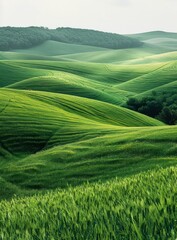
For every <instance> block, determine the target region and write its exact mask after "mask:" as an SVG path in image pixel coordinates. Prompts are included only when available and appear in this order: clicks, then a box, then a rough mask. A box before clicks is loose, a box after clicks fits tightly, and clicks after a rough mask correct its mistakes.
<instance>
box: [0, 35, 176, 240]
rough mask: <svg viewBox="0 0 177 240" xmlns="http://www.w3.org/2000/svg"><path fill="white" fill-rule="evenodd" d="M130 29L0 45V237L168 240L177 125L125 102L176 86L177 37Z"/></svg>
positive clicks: (172, 228)
mask: <svg viewBox="0 0 177 240" xmlns="http://www.w3.org/2000/svg"><path fill="white" fill-rule="evenodd" d="M94 34H96V33H94ZM105 36H106V37H110V36H109V34H108V35H105ZM98 37H99V36H98ZM114 37H115V38H114V41H113V39H111V38H110V39H109V44H111V41H113V43H114V44H115V39H116V36H114ZM117 37H120V36H117ZM129 37H132V38H137V39H139V40H140V41H143V44H140V45H139V46H134V47H130V48H125V49H113V48H105V47H103V46H98V45H99V44H96V45H93V44H92V45H86V43H87V41H86V39H85V38H84V37H83V42H81V43H80V44H78V43H75V42H74V43H71V42H68V43H67V42H66V41H65V42H64V41H63V42H60V41H56V40H53V39H48V40H45V41H44V42H42V43H40V44H39V45H36V46H32V47H31V48H23V49H19V48H18V49H10V50H9V51H1V52H0V136H1V138H0V209H1V211H0V240H16V239H18V240H37V239H40V240H48V239H51V240H52V239H53V240H58V239H66V240H70V239H73V240H75V239H78V240H80V239H88V240H90V239H98V240H102V239H104V240H112V239H118V240H119V239H120V240H129V239H132V240H135V239H140V240H141V239H142V240H151V239H152V240H166V239H168V240H176V238H177V210H176V200H177V199H176V198H177V191H176V182H177V167H176V166H177V157H176V156H177V126H176V125H173V126H168V125H167V124H165V123H162V122H161V121H159V120H157V119H154V118H151V117H148V116H146V115H143V114H141V113H138V112H135V111H132V110H129V109H126V108H124V105H125V103H126V101H127V100H128V99H129V98H131V97H136V98H139V99H140V98H142V97H144V96H149V95H150V94H152V92H154V91H155V92H156V94H158V93H163V92H164V91H168V92H171V91H173V92H174V91H175V90H176V88H177V60H176V56H177V52H176V50H175V49H176V47H177V36H176V34H172V33H169V34H168V33H164V32H151V33H143V34H139V35H132V36H129ZM105 39H106V38H105ZM121 39H123V38H121ZM90 41H92V43H94V42H93V39H92V38H91V39H90ZM102 45H103V43H102Z"/></svg>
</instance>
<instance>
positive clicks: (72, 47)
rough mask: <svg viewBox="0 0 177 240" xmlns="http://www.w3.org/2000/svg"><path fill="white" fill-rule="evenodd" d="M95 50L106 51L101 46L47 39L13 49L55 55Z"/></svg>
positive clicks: (21, 51)
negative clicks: (29, 46)
mask: <svg viewBox="0 0 177 240" xmlns="http://www.w3.org/2000/svg"><path fill="white" fill-rule="evenodd" d="M96 51H108V49H105V48H101V47H94V46H93V47H92V46H86V45H85V46H84V45H76V44H69V43H62V42H56V41H51V40H48V41H46V42H44V43H43V44H41V45H39V46H36V47H33V48H30V49H23V50H22V49H19V50H14V52H18V53H25V54H33V55H40V56H57V55H65V54H74V53H82V52H96Z"/></svg>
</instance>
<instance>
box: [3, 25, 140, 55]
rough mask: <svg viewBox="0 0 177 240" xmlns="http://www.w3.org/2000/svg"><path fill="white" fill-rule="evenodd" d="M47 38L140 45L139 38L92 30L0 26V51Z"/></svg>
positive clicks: (117, 46)
mask: <svg viewBox="0 0 177 240" xmlns="http://www.w3.org/2000/svg"><path fill="white" fill-rule="evenodd" d="M47 40H55V41H59V42H64V43H74V44H81V45H90V46H97V47H104V48H111V49H121V48H132V47H139V46H141V45H142V43H141V42H140V41H139V40H136V39H133V38H129V37H126V36H123V35H119V34H113V33H104V32H99V31H94V30H84V29H73V28H57V29H48V28H44V27H28V28H22V27H1V28H0V51H9V50H12V49H24V48H30V47H33V46H36V45H39V44H41V43H43V42H45V41H47Z"/></svg>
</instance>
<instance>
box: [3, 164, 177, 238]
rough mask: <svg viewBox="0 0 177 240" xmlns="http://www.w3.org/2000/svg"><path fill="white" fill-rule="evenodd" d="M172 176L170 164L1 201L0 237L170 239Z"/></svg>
mask: <svg viewBox="0 0 177 240" xmlns="http://www.w3.org/2000/svg"><path fill="white" fill-rule="evenodd" d="M176 179H177V170H176V168H172V167H171V168H168V169H166V170H162V169H159V170H158V171H152V172H148V173H146V174H139V175H137V176H134V177H131V178H126V179H123V180H120V179H115V180H113V181H109V182H106V183H104V184H100V183H97V184H91V185H89V184H86V185H83V186H81V187H76V188H69V189H67V190H62V191H55V192H51V193H48V194H46V195H43V196H40V195H39V196H34V197H31V198H24V199H16V200H12V201H10V202H4V201H3V202H1V203H0V208H1V212H0V219H5V221H6V222H5V225H2V223H1V226H3V227H2V231H1V236H3V238H2V239H11V240H16V239H17V238H18V239H26V240H32V239H38V238H39V239H60V238H61V239H68V240H71V239H72V240H74V239H78V240H81V239H101V238H102V237H103V236H104V239H145V240H146V239H147V240H148V239H152V240H157V239H159V240H166V239H171V240H175V239H176V231H177V227H176V214H175V210H176V205H175V202H176V200H177V199H176V188H175V184H176ZM167 180H168V181H167ZM159 183H160V184H159ZM125 196H126V197H125ZM162 229H163V230H162Z"/></svg>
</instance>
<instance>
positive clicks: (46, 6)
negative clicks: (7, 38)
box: [0, 0, 177, 33]
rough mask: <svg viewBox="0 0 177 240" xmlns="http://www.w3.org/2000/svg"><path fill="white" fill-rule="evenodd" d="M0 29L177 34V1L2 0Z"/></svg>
mask: <svg viewBox="0 0 177 240" xmlns="http://www.w3.org/2000/svg"><path fill="white" fill-rule="evenodd" d="M0 26H45V27H49V28H56V27H78V28H89V29H97V30H103V31H108V32H117V33H135V32H145V31H151V30H164V31H173V32H177V0H0Z"/></svg>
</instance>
